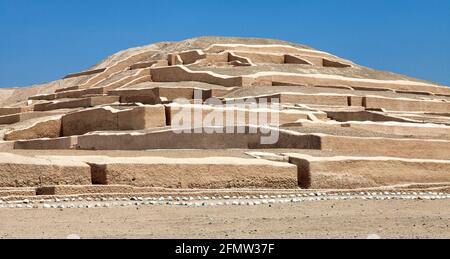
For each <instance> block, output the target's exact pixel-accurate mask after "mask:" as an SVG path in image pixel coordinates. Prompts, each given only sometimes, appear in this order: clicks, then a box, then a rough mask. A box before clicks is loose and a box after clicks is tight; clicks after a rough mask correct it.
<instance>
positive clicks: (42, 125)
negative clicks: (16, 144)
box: [5, 116, 61, 141]
mask: <svg viewBox="0 0 450 259" xmlns="http://www.w3.org/2000/svg"><path fill="white" fill-rule="evenodd" d="M60 136H61V116H58V117H56V118H53V119H49V120H46V121H41V122H37V123H35V124H34V125H32V126H30V127H27V128H24V129H19V130H14V131H11V132H8V133H6V134H5V140H7V141H11V140H19V139H38V138H58V137H60Z"/></svg>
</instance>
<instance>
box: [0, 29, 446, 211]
mask: <svg viewBox="0 0 450 259" xmlns="http://www.w3.org/2000/svg"><path fill="white" fill-rule="evenodd" d="M68 72H72V73H70V74H69V73H68V74H67V75H66V76H65V77H64V78H63V79H60V80H57V81H54V82H50V83H46V84H42V85H34V86H30V87H26V88H0V139H1V141H0V153H1V154H0V197H2V198H3V199H5V200H14V199H18V198H27V199H29V200H40V199H49V198H52V197H68V196H69V197H75V196H76V197H86V196H87V195H89V196H96V197H103V198H107V197H118V196H120V197H133V196H136V195H142V196H146V197H160V196H161V195H163V196H171V197H176V196H183V195H186V196H189V195H194V196H199V195H200V196H207V195H215V196H222V197H225V196H230V197H233V196H236V197H237V196H246V195H250V196H256V197H259V195H263V197H264V195H266V194H274V195H275V194H276V195H283V196H289V195H293V197H294V196H295V195H302V194H304V193H309V192H310V191H311V190H312V191H317V192H322V193H331V192H333V193H349V194H353V193H360V192H364V191H367V190H370V191H372V192H394V193H397V192H430V191H431V192H439V193H441V192H442V193H447V192H449V191H450V88H449V87H446V86H442V85H437V84H435V83H431V82H427V81H423V80H419V79H414V78H410V77H407V76H403V75H398V74H393V73H388V72H381V71H376V70H372V69H369V68H367V67H363V66H360V65H358V64H355V63H354V62H352V61H350V60H347V59H344V58H341V57H338V56H335V55H333V54H331V53H327V52H323V51H319V50H315V49H312V48H310V47H307V46H303V45H298V44H293V43H289V42H284V41H278V40H269V39H250V38H249V39H246V38H225V37H202V38H194V39H189V40H185V41H181V42H161V43H156V44H152V45H148V46H143V47H137V48H133V49H128V50H124V51H121V52H118V53H116V54H114V55H112V56H110V57H107V58H106V59H104V60H102V61H101V62H99V63H98V64H96V65H94V66H92V67H90V68H89V69H86V70H85V71H68ZM179 202H182V201H179Z"/></svg>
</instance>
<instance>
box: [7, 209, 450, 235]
mask: <svg viewBox="0 0 450 259" xmlns="http://www.w3.org/2000/svg"><path fill="white" fill-rule="evenodd" d="M448 205H449V204H448V200H447V201H337V202H333V201H323V202H312V203H302V204H292V205H275V206H272V207H269V206H268V205H267V206H260V207H208V208H180V207H141V208H137V207H135V208H133V207H130V208H112V209H81V210H80V209H75V210H73V209H72V210H69V209H66V210H42V209H40V210H8V209H3V210H0V218H1V219H2V220H1V221H0V238H66V237H67V236H68V235H71V234H76V235H79V236H81V237H82V238H201V239H203V238H226V239H227V238H258V239H259V238H276V239H280V238H281V239H284V238H295V239H297V238H367V237H368V236H369V235H378V236H380V237H381V238H450V228H449V225H450V206H448Z"/></svg>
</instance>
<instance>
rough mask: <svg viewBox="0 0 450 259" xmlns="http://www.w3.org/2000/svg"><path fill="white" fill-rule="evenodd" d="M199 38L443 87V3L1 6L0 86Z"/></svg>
mask: <svg viewBox="0 0 450 259" xmlns="http://www.w3.org/2000/svg"><path fill="white" fill-rule="evenodd" d="M206 35H223V36H242V37H266V38H277V39H283V40H288V41H293V42H298V43H303V44H307V45H310V46H312V47H314V48H318V49H322V50H325V51H329V52H332V53H334V54H337V55H340V56H342V57H345V58H349V59H351V60H353V61H355V62H357V63H359V64H362V65H366V66H369V67H372V68H376V69H381V70H388V71H393V72H398V73H402V74H407V75H411V76H414V77H418V78H422V79H428V80H432V81H435V82H439V83H442V84H446V85H450V1H448V0H366V1H363V0H319V1H318V0H227V1H225V0H190V1H188V0H170V1H161V0H159V1H152V0H39V1H37V0H0V87H11V86H23V85H29V84H33V83H41V82H47V81H52V80H55V79H58V78H61V77H62V76H64V75H65V74H67V73H69V72H76V71H80V70H83V69H86V68H88V67H89V66H91V65H93V64H95V63H96V62H97V61H100V60H101V59H103V58H104V57H106V56H108V55H110V54H112V53H114V52H116V51H119V50H121V49H125V48H129V47H134V46H139V45H146V44H150V43H153V42H158V41H166V40H183V39H186V38H191V37H196V36H206Z"/></svg>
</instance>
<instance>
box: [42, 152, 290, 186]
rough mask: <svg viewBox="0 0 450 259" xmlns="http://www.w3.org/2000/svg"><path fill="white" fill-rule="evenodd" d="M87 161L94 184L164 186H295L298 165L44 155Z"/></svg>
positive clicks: (221, 159) (222, 159) (239, 160)
mask: <svg viewBox="0 0 450 259" xmlns="http://www.w3.org/2000/svg"><path fill="white" fill-rule="evenodd" d="M45 158H58V159H72V160H74V161H80V162H86V163H89V164H90V165H91V167H92V180H93V182H94V183H96V184H102V185H111V184H112V185H117V184H119V185H120V184H126V185H132V186H137V187H163V188H200V189H223V188H243V187H245V188H287V189H292V188H298V179H297V167H296V166H294V165H291V164H288V163H280V162H272V161H267V160H260V159H244V158H234V157H208V158H164V157H134V158H123V157H122V158H121V157H115V158H109V157H96V156H90V157H70V158H65V157H45Z"/></svg>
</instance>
